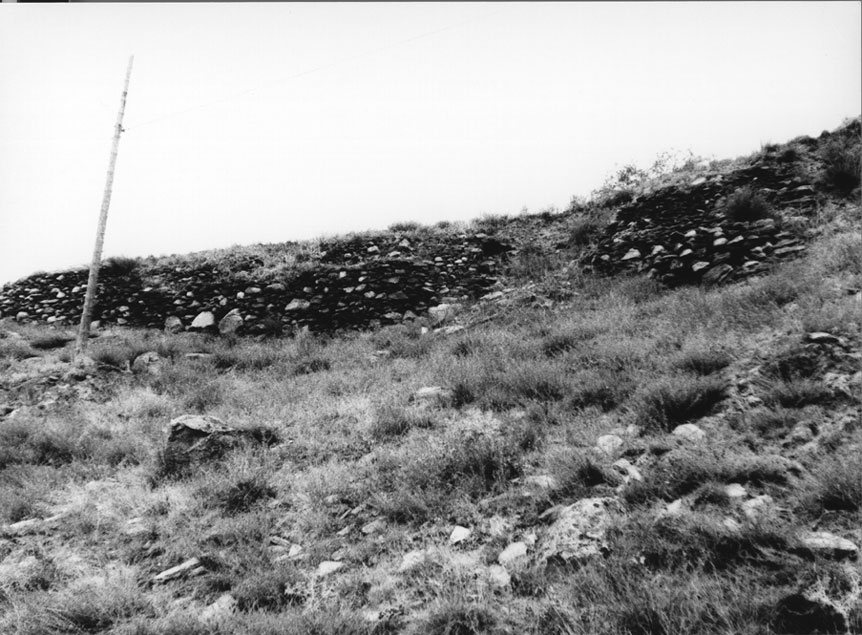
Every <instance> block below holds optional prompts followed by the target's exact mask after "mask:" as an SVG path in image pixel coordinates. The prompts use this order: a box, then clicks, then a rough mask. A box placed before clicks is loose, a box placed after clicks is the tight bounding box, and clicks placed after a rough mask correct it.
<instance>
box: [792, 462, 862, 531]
mask: <svg viewBox="0 0 862 635" xmlns="http://www.w3.org/2000/svg"><path fill="white" fill-rule="evenodd" d="M803 507H804V509H806V510H807V511H808V512H809V513H810V514H811V515H812V516H815V517H819V516H820V515H821V514H823V513H824V512H836V511H839V512H851V513H854V514H858V513H859V511H860V510H862V458H860V455H859V451H858V448H856V449H855V451H852V450H848V451H845V452H843V453H841V454H839V455H837V456H833V457H830V458H829V459H827V460H826V461H824V462H823V463H821V464H820V466H819V467H818V470H817V479H816V482H815V483H814V485H813V486H812V487H810V489H809V491H808V492H807V494H806V495H805V496H804V497H803Z"/></svg>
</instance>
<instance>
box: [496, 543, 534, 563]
mask: <svg viewBox="0 0 862 635" xmlns="http://www.w3.org/2000/svg"><path fill="white" fill-rule="evenodd" d="M526 557H527V544H526V543H524V542H513V543H512V544H510V545H509V546H508V547H506V548H505V549H503V551H502V552H501V553H500V555H499V556H497V562H499V563H500V564H502V565H507V564H508V565H512V564H514V563H515V562H517V561H518V560H521V559H523V558H526Z"/></svg>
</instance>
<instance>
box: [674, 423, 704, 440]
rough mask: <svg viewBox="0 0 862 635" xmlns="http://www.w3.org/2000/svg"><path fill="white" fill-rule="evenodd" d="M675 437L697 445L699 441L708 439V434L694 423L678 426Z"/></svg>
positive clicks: (675, 429)
mask: <svg viewBox="0 0 862 635" xmlns="http://www.w3.org/2000/svg"><path fill="white" fill-rule="evenodd" d="M673 434H674V436H677V437H679V438H681V439H685V440H686V441H691V442H693V443H697V442H699V441H703V440H704V439H705V438H706V432H704V431H703V430H701V429H700V428H698V427H697V426H696V425H694V424H693V423H684V424H682V425H680V426H677V427H675V428H674V429H673Z"/></svg>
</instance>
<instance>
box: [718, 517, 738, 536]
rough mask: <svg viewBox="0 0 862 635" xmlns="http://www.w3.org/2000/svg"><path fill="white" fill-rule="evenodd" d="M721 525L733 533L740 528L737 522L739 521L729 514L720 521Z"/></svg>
mask: <svg viewBox="0 0 862 635" xmlns="http://www.w3.org/2000/svg"><path fill="white" fill-rule="evenodd" d="M721 526H722V527H724V528H725V529H727V530H728V531H731V532H734V533H736V532H738V531H740V530H741V529H742V525H740V524H739V521H737V520H736V519H734V518H731V517H730V516H728V517H727V518H725V519H724V520H722V521H721Z"/></svg>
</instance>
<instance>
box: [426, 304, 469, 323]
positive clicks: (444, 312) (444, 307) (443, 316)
mask: <svg viewBox="0 0 862 635" xmlns="http://www.w3.org/2000/svg"><path fill="white" fill-rule="evenodd" d="M460 310H461V305H460V304H438V305H437V306H433V307H431V308H430V309H428V317H430V318H431V323H432V324H433V325H434V326H437V325H439V324H442V323H443V322H445V321H446V320H448V319H450V318H452V317H454V316H455V315H457V314H458V313H459V312H460Z"/></svg>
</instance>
